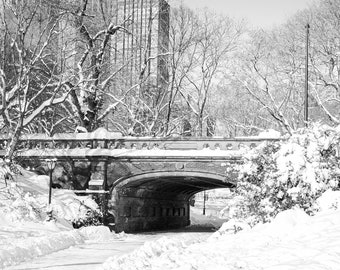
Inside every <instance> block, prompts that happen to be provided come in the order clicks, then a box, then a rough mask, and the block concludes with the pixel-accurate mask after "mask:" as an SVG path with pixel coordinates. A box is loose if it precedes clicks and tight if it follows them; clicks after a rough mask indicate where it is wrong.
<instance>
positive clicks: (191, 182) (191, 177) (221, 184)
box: [111, 171, 236, 199]
mask: <svg viewBox="0 0 340 270" xmlns="http://www.w3.org/2000/svg"><path fill="white" fill-rule="evenodd" d="M234 186H236V179H228V178H227V176H226V175H222V174H217V173H210V172H203V171H152V172H144V173H141V174H136V175H130V176H126V177H122V178H120V179H118V180H116V181H115V182H114V183H113V185H112V188H111V192H112V190H113V189H120V188H132V189H135V190H144V191H145V193H149V194H150V193H168V194H175V195H176V196H178V195H182V196H183V197H184V198H186V199H188V198H190V197H192V196H193V195H194V194H196V193H198V192H201V191H203V190H208V189H215V188H231V187H234Z"/></svg>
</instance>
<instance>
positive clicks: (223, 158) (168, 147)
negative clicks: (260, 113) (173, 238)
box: [0, 129, 275, 232]
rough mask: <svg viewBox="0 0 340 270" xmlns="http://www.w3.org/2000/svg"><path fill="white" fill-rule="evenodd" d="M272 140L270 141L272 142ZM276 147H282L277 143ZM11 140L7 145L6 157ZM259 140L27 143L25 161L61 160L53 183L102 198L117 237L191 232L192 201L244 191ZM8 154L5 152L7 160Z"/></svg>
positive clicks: (0, 141) (90, 137) (2, 142)
mask: <svg viewBox="0 0 340 270" xmlns="http://www.w3.org/2000/svg"><path fill="white" fill-rule="evenodd" d="M266 140H268V139H266ZM272 140H275V139H272ZM7 141H8V138H6V137H4V138H0V149H2V150H0V155H1V153H2V155H3V151H4V149H5V148H6V144H7ZM262 141H263V139H258V138H236V139H226V138H191V137H185V138H183V137H170V138H151V137H150V138H145V137H122V136H121V135H120V134H118V133H111V132H107V131H106V130H104V129H99V130H97V131H95V132H93V133H77V134H56V135H54V136H53V137H48V136H46V135H42V134H35V135H27V136H25V137H22V138H21V140H20V143H19V151H18V153H17V159H18V160H19V161H20V163H21V164H22V165H23V166H24V167H25V166H26V167H30V168H36V169H37V168H38V167H41V166H44V163H43V162H42V161H43V160H46V159H51V158H55V159H56V160H57V167H56V169H55V170H54V173H53V182H54V184H55V185H57V184H58V186H59V187H62V188H71V189H75V190H77V192H78V193H92V194H102V195H100V196H99V195H97V196H99V197H100V198H101V200H102V204H103V205H102V206H103V210H104V213H107V212H109V213H111V215H113V216H114V218H115V221H114V222H115V230H116V231H117V232H119V231H125V232H132V231H142V230H153V229H164V228H176V227H183V226H186V225H189V224H190V215H189V200H190V198H191V197H192V196H193V195H194V194H196V193H198V192H201V191H204V190H209V189H215V188H231V187H234V186H236V184H237V176H238V172H237V166H235V165H237V164H239V163H240V162H241V157H242V153H244V151H246V150H247V149H249V148H252V147H255V146H256V145H257V144H259V143H260V142H262ZM1 151H2V152H1Z"/></svg>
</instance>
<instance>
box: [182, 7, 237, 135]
mask: <svg viewBox="0 0 340 270" xmlns="http://www.w3.org/2000/svg"><path fill="white" fill-rule="evenodd" d="M241 34H242V26H241V25H240V24H238V23H235V22H234V21H233V20H231V19H229V18H228V17H222V16H217V15H216V14H212V13H210V12H208V11H204V12H203V13H202V14H201V16H200V18H199V19H198V29H197V30H196V37H195V39H194V41H195V42H194V43H193V44H192V46H191V48H190V50H189V55H190V56H189V57H190V59H191V61H192V64H191V65H190V67H191V68H190V69H189V70H187V71H186V72H185V78H184V79H185V81H186V83H187V85H186V87H183V88H182V89H180V90H179V91H180V94H181V96H182V98H183V99H184V100H185V103H186V104H187V106H188V108H190V110H191V112H192V113H193V114H194V115H195V117H196V135H197V136H202V135H203V123H204V121H205V119H206V117H207V116H208V114H207V104H208V101H209V98H210V95H211V94H212V91H213V89H214V88H215V87H216V84H217V83H218V82H219V80H220V79H221V77H222V76H221V74H222V70H224V72H225V70H226V66H227V63H228V62H227V60H228V58H229V59H230V58H231V57H232V55H233V52H234V51H235V50H236V48H237V44H238V42H239V39H240V36H241Z"/></svg>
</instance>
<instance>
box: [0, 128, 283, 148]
mask: <svg viewBox="0 0 340 270" xmlns="http://www.w3.org/2000/svg"><path fill="white" fill-rule="evenodd" d="M119 135H120V134H117V133H111V132H110V133H109V134H108V135H107V136H103V135H102V134H101V135H98V134H96V133H78V134H77V133H73V134H72V133H65V134H56V135H54V136H53V137H48V136H46V135H45V134H32V135H25V136H23V137H22V138H21V139H20V140H19V145H18V149H76V148H82V149H86V148H88V149H98V148H100V149H137V150H143V149H144V150H152V149H162V150H184V151H185V150H203V149H210V150H233V151H235V150H240V149H242V148H243V147H245V146H246V147H250V148H254V147H256V146H257V145H259V144H260V143H262V142H263V141H278V140H280V139H278V138H266V139H263V138H256V137H244V138H243V137H238V138H191V137H190V138H188V137H164V138H155V137H122V136H121V135H120V136H119ZM9 139H10V138H8V137H1V138H0V150H4V149H5V148H6V146H7V144H8V141H9Z"/></svg>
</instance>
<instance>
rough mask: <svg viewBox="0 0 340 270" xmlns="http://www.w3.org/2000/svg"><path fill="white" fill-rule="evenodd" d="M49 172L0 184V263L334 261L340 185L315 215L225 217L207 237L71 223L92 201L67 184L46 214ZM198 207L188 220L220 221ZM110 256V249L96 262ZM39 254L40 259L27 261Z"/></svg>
mask: <svg viewBox="0 0 340 270" xmlns="http://www.w3.org/2000/svg"><path fill="white" fill-rule="evenodd" d="M47 180H48V179H47V178H46V177H44V176H36V175H33V174H31V173H27V172H25V174H24V175H23V176H22V177H19V178H17V179H16V181H14V182H11V181H10V182H9V183H8V184H9V185H8V186H7V187H5V186H2V187H1V190H0V245H1V250H0V268H4V267H8V269H96V268H97V267H98V269H105V270H108V269H115V270H119V269H124V270H129V269H131V270H132V269H133V270H137V269H143V270H144V269H152V270H155V269H162V270H166V269H182V270H187V269H188V270H189V269H190V270H193V269H197V270H198V269H207V270H208V269H245V270H255V269H256V270H259V269H266V270H269V269H270V270H289V269H294V270H295V269H298V270H304V269H306V270H307V269H308V270H315V269H318V270H327V269H331V270H339V269H340V208H339V207H340V194H339V193H340V192H336V191H327V192H325V193H324V195H323V196H322V197H321V198H320V199H319V200H318V204H317V208H318V209H320V212H318V213H317V214H316V215H315V216H312V217H311V216H308V215H307V214H305V213H304V212H303V211H302V210H300V209H293V210H287V211H284V212H282V213H280V214H279V215H278V216H277V217H276V218H274V219H273V221H272V222H271V223H267V224H258V225H256V226H255V227H253V228H249V227H247V226H246V225H245V224H242V223H237V222H235V221H233V220H230V221H228V222H227V223H224V224H223V225H222V227H221V229H220V230H219V231H217V232H215V233H214V234H212V235H211V236H210V237H209V238H208V239H205V237H206V236H205V237H202V236H201V235H199V234H184V235H183V234H181V235H180V234H177V232H175V233H172V234H171V233H169V234H165V236H163V237H159V235H157V236H155V235H153V234H149V235H148V234H144V235H141V236H131V235H124V234H114V233H112V232H110V231H109V230H108V229H107V228H106V227H103V226H99V227H86V228H83V229H79V230H75V229H73V228H72V226H71V225H70V221H72V220H74V219H77V218H80V217H82V216H84V215H85V214H86V209H88V208H94V209H95V208H96V207H97V206H96V204H95V203H94V201H92V200H91V199H89V198H86V199H85V198H80V197H77V196H76V195H75V194H74V193H72V192H71V191H65V190H64V191H62V190H59V191H56V190H53V195H54V196H53V198H52V209H53V213H54V215H55V217H56V220H55V221H45V219H46V210H48V209H49V208H48V207H47V201H48V200H47V194H48V191H47V184H46V182H47ZM85 205H86V207H85ZM200 211H201V209H199V210H194V211H193V212H192V221H193V225H194V226H195V225H197V224H199V223H203V224H206V225H207V226H210V225H213V226H219V224H221V220H219V219H216V220H213V219H211V218H210V217H202V216H200V215H199V213H200ZM241 229H242V230H241ZM138 237H139V238H138ZM146 240H153V241H146ZM145 241H146V242H145ZM140 245H142V246H141V247H140V248H138V247H139V246H140ZM80 253H82V256H84V254H85V259H82V258H76V256H77V254H78V255H79V256H80ZM125 253H126V254H125ZM48 254H50V255H48ZM122 254H124V255H122ZM114 255H115V256H114ZM109 256H113V257H110V258H108V259H107V260H106V261H105V262H104V264H102V265H101V266H100V263H101V262H103V261H104V260H105V258H106V257H109ZM37 257H40V259H38V260H34V261H31V260H32V259H34V258H37ZM66 257H67V258H71V261H70V263H65V260H63V258H66ZM83 258H84V257H83ZM77 259H78V261H77V262H76V260H77ZM63 261H64V265H63V264H62V263H63ZM79 261H82V263H79ZM51 262H52V265H51ZM10 265H13V266H11V267H9V266H10ZM14 265H17V266H14ZM53 265H54V266H53ZM58 265H59V266H58ZM58 267H59V268H58Z"/></svg>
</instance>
